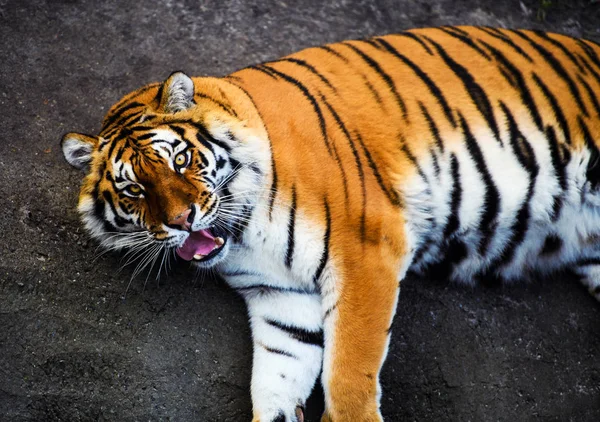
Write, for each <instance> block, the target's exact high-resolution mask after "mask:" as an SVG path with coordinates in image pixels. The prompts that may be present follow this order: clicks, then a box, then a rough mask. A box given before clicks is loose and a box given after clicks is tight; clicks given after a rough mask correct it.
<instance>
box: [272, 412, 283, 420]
mask: <svg viewBox="0 0 600 422" xmlns="http://www.w3.org/2000/svg"><path fill="white" fill-rule="evenodd" d="M269 422H285V413H283V411H280V412H279V414H278V415H277V416H276V417H275V419H273V420H271V421H269Z"/></svg>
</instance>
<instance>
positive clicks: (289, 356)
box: [258, 343, 298, 421]
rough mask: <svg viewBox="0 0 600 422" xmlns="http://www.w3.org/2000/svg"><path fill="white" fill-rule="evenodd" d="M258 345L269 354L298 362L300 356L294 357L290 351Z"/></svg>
mask: <svg viewBox="0 0 600 422" xmlns="http://www.w3.org/2000/svg"><path fill="white" fill-rule="evenodd" d="M258 344H260V346H261V347H262V348H263V349H265V350H266V351H267V352H269V353H273V354H276V355H282V356H286V357H288V358H292V359H296V360H298V356H296V355H294V354H292V353H290V352H288V351H285V350H281V349H277V348H275V347H269V346H266V345H264V344H262V343H258ZM281 420H282V421H285V417H284V419H281Z"/></svg>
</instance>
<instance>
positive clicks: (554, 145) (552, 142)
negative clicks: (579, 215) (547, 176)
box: [546, 126, 567, 221]
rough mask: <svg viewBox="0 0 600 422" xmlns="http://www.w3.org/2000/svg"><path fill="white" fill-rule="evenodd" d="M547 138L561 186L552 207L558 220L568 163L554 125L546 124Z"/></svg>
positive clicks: (554, 217) (554, 219)
mask: <svg viewBox="0 0 600 422" xmlns="http://www.w3.org/2000/svg"><path fill="white" fill-rule="evenodd" d="M546 139H547V140H548V147H549V148H550V161H551V163H552V168H554V173H555V174H556V179H557V181H558V185H559V186H560V192H559V193H558V194H556V195H555V196H554V205H553V207H552V208H553V209H552V221H557V220H558V217H560V211H561V209H562V205H563V197H564V194H565V193H566V191H567V176H566V172H565V167H566V163H563V160H562V158H561V155H560V148H559V145H558V139H556V133H555V132H554V128H553V127H552V126H546Z"/></svg>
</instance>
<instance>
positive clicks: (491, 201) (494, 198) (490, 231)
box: [459, 114, 501, 256]
mask: <svg viewBox="0 0 600 422" xmlns="http://www.w3.org/2000/svg"><path fill="white" fill-rule="evenodd" d="M459 119H460V124H461V128H462V131H463V134H464V137H465V142H466V145H467V150H468V152H469V155H470V156H471V158H472V159H473V161H474V162H475V167H476V168H477V171H478V173H479V174H480V175H481V177H482V179H483V183H484V185H485V195H484V203H483V208H484V211H483V215H482V216H481V220H480V221H479V231H480V232H481V233H482V234H483V238H482V239H481V243H480V244H479V253H480V254H481V255H482V256H485V254H486V252H487V248H488V247H489V244H490V242H491V240H492V238H493V236H494V233H495V232H496V226H497V222H496V217H497V216H498V212H499V211H500V200H501V198H500V194H499V192H498V188H497V187H496V185H495V184H494V180H493V179H492V176H491V174H490V172H489V170H488V167H487V165H486V163H485V158H484V156H483V153H482V152H481V149H480V148H479V145H478V144H477V141H476V140H475V138H474V137H473V134H472V133H471V130H470V129H469V126H468V125H467V122H466V121H465V119H464V117H463V116H462V114H459Z"/></svg>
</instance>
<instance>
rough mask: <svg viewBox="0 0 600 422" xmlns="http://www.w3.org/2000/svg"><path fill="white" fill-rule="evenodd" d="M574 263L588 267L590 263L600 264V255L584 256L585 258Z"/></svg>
mask: <svg viewBox="0 0 600 422" xmlns="http://www.w3.org/2000/svg"><path fill="white" fill-rule="evenodd" d="M573 265H574V266H578V267H587V266H590V265H600V257H590V258H583V259H580V260H578V261H576V262H575V263H574V264H573Z"/></svg>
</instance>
